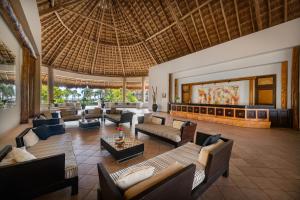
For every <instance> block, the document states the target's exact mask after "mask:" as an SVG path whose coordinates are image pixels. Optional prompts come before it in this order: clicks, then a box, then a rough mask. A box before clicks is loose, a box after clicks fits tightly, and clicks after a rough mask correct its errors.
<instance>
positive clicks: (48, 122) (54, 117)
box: [32, 113, 63, 127]
mask: <svg viewBox="0 0 300 200" xmlns="http://www.w3.org/2000/svg"><path fill="white" fill-rule="evenodd" d="M41 115H43V116H44V117H45V119H43V118H41V117H40V116H36V117H35V118H34V119H33V120H32V125H33V127H38V126H42V125H56V124H61V123H63V121H62V120H61V119H60V118H58V113H51V115H52V117H51V118H47V117H46V116H45V115H44V114H43V113H42V114H41Z"/></svg>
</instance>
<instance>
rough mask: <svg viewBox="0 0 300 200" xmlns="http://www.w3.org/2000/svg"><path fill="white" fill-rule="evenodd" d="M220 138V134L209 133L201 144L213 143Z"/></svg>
mask: <svg viewBox="0 0 300 200" xmlns="http://www.w3.org/2000/svg"><path fill="white" fill-rule="evenodd" d="M220 138H221V134H217V135H211V136H209V137H208V138H206V140H205V141H204V142H203V144H202V146H208V145H211V144H214V143H216V142H218V140H219V139H220Z"/></svg>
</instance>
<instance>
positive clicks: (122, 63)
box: [110, 10, 126, 77]
mask: <svg viewBox="0 0 300 200" xmlns="http://www.w3.org/2000/svg"><path fill="white" fill-rule="evenodd" d="M110 13H111V17H112V20H113V24H114V27H115V26H116V24H115V17H114V13H113V10H110ZM115 33H116V38H117V44H118V50H119V57H120V60H121V66H122V71H123V76H124V77H125V76H126V74H125V67H124V62H123V58H122V52H121V47H120V42H119V36H118V32H117V30H116V29H115Z"/></svg>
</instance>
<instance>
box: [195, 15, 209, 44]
mask: <svg viewBox="0 0 300 200" xmlns="http://www.w3.org/2000/svg"><path fill="white" fill-rule="evenodd" d="M198 11H199V15H200V20H201V23H202V26H203V29H204V32H205V35H206V38H207V40H208V43H209V46H211V41H210V38H209V36H208V33H207V30H206V26H205V24H204V21H203V17H202V12H201V10H200V9H199V10H198Z"/></svg>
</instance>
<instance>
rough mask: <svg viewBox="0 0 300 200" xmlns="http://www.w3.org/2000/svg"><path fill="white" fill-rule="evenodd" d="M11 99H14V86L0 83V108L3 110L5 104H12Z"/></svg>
mask: <svg viewBox="0 0 300 200" xmlns="http://www.w3.org/2000/svg"><path fill="white" fill-rule="evenodd" d="M13 97H15V88H14V85H12V84H6V83H0V108H4V107H5V105H6V103H7V102H10V103H12V100H13Z"/></svg>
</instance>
